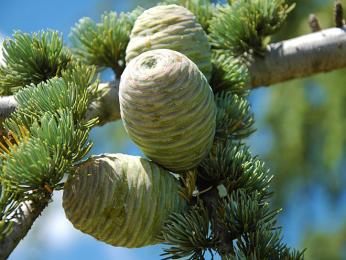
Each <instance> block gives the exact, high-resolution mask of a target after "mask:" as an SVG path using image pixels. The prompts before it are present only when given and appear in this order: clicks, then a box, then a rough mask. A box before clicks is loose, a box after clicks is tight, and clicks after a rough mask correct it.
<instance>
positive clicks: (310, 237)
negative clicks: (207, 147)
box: [0, 0, 346, 260]
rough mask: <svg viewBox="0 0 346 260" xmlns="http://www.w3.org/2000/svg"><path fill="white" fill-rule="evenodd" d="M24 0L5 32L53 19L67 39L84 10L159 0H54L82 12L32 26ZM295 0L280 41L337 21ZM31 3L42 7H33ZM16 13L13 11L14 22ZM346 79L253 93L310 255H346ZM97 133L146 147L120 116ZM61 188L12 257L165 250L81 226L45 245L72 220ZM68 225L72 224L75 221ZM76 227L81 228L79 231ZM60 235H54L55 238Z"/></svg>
mask: <svg viewBox="0 0 346 260" xmlns="http://www.w3.org/2000/svg"><path fill="white" fill-rule="evenodd" d="M5 2H6V3H5ZM19 2H20V3H21V4H22V5H23V4H24V3H26V1H24V0H15V1H13V2H11V3H10V2H8V1H1V2H0V10H1V9H2V10H4V12H5V13H6V10H8V9H9V10H15V11H12V12H13V14H11V13H10V15H7V16H8V18H9V20H7V22H6V23H5V22H4V20H2V21H0V31H1V32H2V33H5V34H7V35H10V34H11V33H12V30H14V29H21V30H23V31H27V30H29V31H30V30H39V29H42V28H47V26H48V27H49V26H51V28H52V29H58V30H60V31H62V32H64V34H65V40H66V41H68V40H67V32H69V29H70V27H71V26H73V23H75V22H77V20H78V19H79V18H81V17H82V16H91V17H92V18H93V19H95V20H96V21H98V20H99V17H100V15H101V14H102V13H103V12H104V11H107V10H116V11H129V10H132V9H133V8H134V7H136V6H137V5H141V6H143V7H145V8H148V7H150V6H152V5H154V4H155V3H157V2H158V1H155V0H150V1H148V0H146V1H140V0H139V1H134V0H132V1H119V2H118V1H115V0H99V1H96V0H95V1H72V2H69V1H65V0H64V1H51V2H52V3H51V4H50V5H51V6H53V11H54V5H57V6H58V5H62V6H63V8H62V7H60V9H59V8H55V10H59V11H57V12H61V15H64V13H63V10H64V8H65V9H66V10H67V9H68V10H70V9H73V10H74V13H73V14H74V17H76V19H75V20H74V21H73V23H72V24H64V25H59V24H58V23H56V24H54V23H53V26H52V25H50V24H49V23H50V22H51V21H50V20H49V19H47V18H42V22H41V23H38V22H37V21H36V25H37V27H38V28H35V27H29V29H28V27H26V26H27V24H29V23H31V24H35V21H34V20H25V19H23V18H20V19H22V20H21V22H22V23H18V19H17V20H15V17H16V16H18V12H19V14H20V12H24V10H22V9H23V7H20V3H19ZM290 2H296V4H297V5H296V8H295V9H294V11H293V12H292V13H291V14H290V15H289V17H288V20H287V23H286V25H285V26H284V28H283V29H282V30H281V31H280V32H279V33H278V35H276V37H275V38H274V39H273V41H279V40H284V39H288V38H291V37H295V36H299V35H302V34H306V33H310V28H309V26H308V17H309V14H310V13H314V14H315V15H316V16H317V17H318V19H319V22H320V25H321V27H322V28H328V27H332V26H333V2H334V1H327V0H315V1H311V0H296V1H290ZM43 3H44V4H43ZM342 3H343V4H344V6H345V7H346V1H344V0H343V1H342ZM47 4H48V3H45V1H43V0H40V1H37V3H36V2H35V3H34V2H31V3H30V4H26V5H30V6H33V5H34V6H36V5H37V6H41V12H42V11H43V12H45V10H44V8H43V7H42V6H44V5H47ZM81 4H82V5H83V4H85V5H89V6H90V8H92V11H89V12H82V11H81V9H82V8H80V7H78V5H81ZM14 5H17V8H12V9H11V8H7V9H6V7H11V6H14ZM64 5H65V6H64ZM1 7H2V8H1ZM19 9H21V10H19ZM24 9H25V8H24ZM31 9H33V10H35V8H32V7H31ZM83 10H84V9H83ZM53 11H51V13H53ZM8 12H9V11H7V13H8ZM47 12H48V13H49V11H47ZM71 12H72V11H71ZM69 14H70V13H69ZM11 15H12V16H14V20H13V22H12V23H11V20H10V18H11ZM37 15H38V16H37V19H40V18H39V17H40V15H41V14H39V13H37ZM70 15H71V14H70ZM19 17H20V15H19ZM53 17H54V16H53ZM66 17H67V15H66ZM12 18H13V17H12ZM20 19H19V20H20ZM44 19H46V21H45V20H44ZM69 19H70V20H68V19H67V20H68V21H71V18H69ZM61 22H62V23H63V21H61ZM4 26H5V28H3V27H4ZM6 26H7V27H6ZM59 26H60V27H59ZM6 28H7V29H6ZM102 77H103V79H104V80H109V79H111V78H112V74H111V73H109V72H108V73H107V72H106V73H104V75H103V76H102ZM345 84H346V70H345V69H344V70H339V71H335V72H331V73H328V74H323V75H316V76H313V77H310V78H306V79H298V80H294V81H290V82H287V83H282V84H278V85H275V86H272V87H270V88H265V87H263V88H259V89H256V90H254V91H252V93H251V96H250V101H251V104H252V108H253V110H254V113H255V119H256V125H255V126H256V128H257V132H256V133H254V134H253V135H252V136H251V137H250V138H249V140H248V142H249V144H250V145H251V147H252V151H253V153H256V154H258V155H259V156H260V157H261V158H264V159H265V160H266V162H267V166H268V167H269V168H270V169H271V171H272V173H273V174H274V175H275V178H274V181H273V191H274V192H275V196H274V199H275V201H274V202H275V207H282V208H283V209H284V211H283V213H282V214H281V217H280V219H279V221H280V224H281V225H282V226H283V234H284V238H285V241H286V242H287V243H288V244H289V245H290V246H292V247H296V248H300V249H302V248H305V247H306V248H307V251H306V259H327V260H329V259H330V260H333V259H346V186H345V184H346V152H345V150H346V86H345ZM91 138H92V140H93V141H94V143H95V146H94V148H93V150H92V153H94V154H99V153H105V152H112V153H115V152H123V153H128V154H134V155H136V154H140V151H139V150H138V149H137V148H136V147H135V145H134V144H133V143H132V142H131V141H130V140H129V138H128V137H127V135H126V133H125V131H124V129H123V127H122V123H121V122H120V121H119V122H114V123H110V124H108V125H106V126H104V127H101V128H95V129H94V130H93V131H92V136H91ZM60 196H61V194H57V195H56V201H57V202H54V203H53V205H51V207H50V208H49V209H48V210H47V211H46V212H45V213H44V216H43V217H42V218H41V219H40V220H39V221H38V222H37V223H36V224H35V226H34V230H33V232H31V233H30V234H29V236H27V237H26V239H25V240H24V242H22V243H21V244H20V246H19V248H18V249H17V251H15V253H14V255H12V259H47V256H49V258H48V259H73V258H76V257H78V258H79V257H83V258H84V259H95V258H97V257H98V258H100V257H101V258H102V259H106V258H107V257H106V255H105V254H103V253H102V250H108V252H109V251H112V252H114V254H111V256H112V257H109V259H157V258H158V255H159V253H160V252H161V250H160V247H149V248H145V249H138V250H126V249H124V250H120V251H119V250H118V251H117V250H116V249H115V248H112V247H109V246H106V245H102V247H101V245H100V247H98V248H96V244H97V245H98V244H101V243H98V242H96V241H95V240H93V239H91V238H89V237H87V236H85V235H82V234H80V235H79V234H78V239H79V240H78V241H79V242H78V243H75V244H73V248H72V246H71V249H70V251H69V250H67V249H60V250H59V251H58V252H59V253H58V254H57V255H55V254H54V252H55V251H53V250H50V251H49V249H47V248H49V246H46V249H44V248H45V243H46V244H47V243H48V242H47V241H49V239H46V236H47V237H49V236H51V235H53V233H54V230H55V229H54V227H53V224H52V223H53V222H52V221H53V218H54V217H55V218H56V216H59V217H60V218H62V219H60V220H59V221H65V219H63V218H64V216H63V213H62V211H61V208H60V204H59V203H61V202H60ZM45 225H46V226H47V225H48V226H51V229H50V230H51V231H49V232H46V231H42V229H43V226H45ZM69 228H70V229H72V226H70V227H69ZM42 232H43V233H42ZM45 232H46V233H45ZM69 232H70V231H69ZM69 232H67V233H66V234H65V233H63V234H62V235H61V238H60V239H61V240H64V239H67V240H68V239H69V238H68V237H67V236H71V233H69ZM75 232H76V234H77V231H75ZM64 234H65V235H64ZM74 236H75V235H74ZM58 242H59V241H57V240H55V242H53V243H58ZM43 253H45V254H46V255H43ZM109 255H110V254H108V256H109ZM102 256H104V257H102Z"/></svg>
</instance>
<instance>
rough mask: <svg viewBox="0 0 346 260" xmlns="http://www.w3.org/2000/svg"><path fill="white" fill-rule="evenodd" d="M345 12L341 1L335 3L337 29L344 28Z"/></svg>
mask: <svg viewBox="0 0 346 260" xmlns="http://www.w3.org/2000/svg"><path fill="white" fill-rule="evenodd" d="M343 18H344V10H343V7H342V4H341V2H340V1H335V6H334V22H335V26H336V27H339V28H340V27H343V26H344V24H345V22H344V19H343Z"/></svg>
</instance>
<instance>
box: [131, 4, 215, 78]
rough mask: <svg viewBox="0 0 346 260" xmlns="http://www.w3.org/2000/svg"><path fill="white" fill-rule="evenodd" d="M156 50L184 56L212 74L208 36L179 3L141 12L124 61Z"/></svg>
mask: <svg viewBox="0 0 346 260" xmlns="http://www.w3.org/2000/svg"><path fill="white" fill-rule="evenodd" d="M155 49H170V50H175V51H178V52H180V53H183V54H184V55H186V56H187V57H188V58H189V59H191V60H192V61H193V62H194V63H196V65H197V66H198V68H199V69H200V70H201V71H202V72H203V74H204V75H205V77H206V78H207V80H209V79H210V77H211V70H212V65H211V49H210V45H209V43H208V37H207V35H206V33H205V32H204V31H203V28H202V26H201V25H200V24H199V23H198V22H197V20H196V17H195V16H194V15H193V14H192V13H191V12H190V11H189V10H187V9H186V8H184V7H182V6H178V5H160V6H155V7H153V8H150V9H148V10H146V11H144V12H143V14H141V15H140V16H139V17H138V18H137V20H136V22H135V24H134V26H133V29H132V32H131V37H130V42H129V44H128V46H127V49H126V62H127V63H129V62H130V61H131V60H132V59H133V58H135V57H137V56H138V55H139V54H141V53H143V52H146V51H149V50H155Z"/></svg>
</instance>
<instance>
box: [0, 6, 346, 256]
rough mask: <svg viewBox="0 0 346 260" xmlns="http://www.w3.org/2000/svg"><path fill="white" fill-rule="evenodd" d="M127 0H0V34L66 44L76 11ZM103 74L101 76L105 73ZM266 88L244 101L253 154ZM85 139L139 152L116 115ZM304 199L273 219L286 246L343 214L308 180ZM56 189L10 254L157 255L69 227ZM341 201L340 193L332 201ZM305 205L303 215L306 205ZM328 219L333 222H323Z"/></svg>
mask: <svg viewBox="0 0 346 260" xmlns="http://www.w3.org/2000/svg"><path fill="white" fill-rule="evenodd" d="M132 8H133V5H132V2H131V1H129V2H128V1H112V0H73V1H71V0H69V1H68V0H59V1H58V0H50V1H47V0H32V1H25V0H11V1H10V0H0V14H1V15H0V17H1V18H0V35H2V36H3V37H6V36H11V34H12V33H13V32H14V31H15V30H20V31H24V32H36V31H39V30H42V29H55V30H58V31H60V32H62V33H63V36H64V40H65V42H66V43H67V44H68V34H69V32H70V29H71V27H72V26H73V25H74V24H75V23H76V22H77V21H78V20H79V19H80V18H82V17H84V16H88V17H91V18H93V19H94V20H96V21H99V18H100V15H101V14H102V13H103V12H104V11H106V10H115V11H117V12H120V11H129V10H131V9H132ZM110 75H111V74H109V73H108V74H107V73H106V74H105V75H104V79H110V78H111V76H110ZM269 97H270V89H268V88H260V89H258V90H255V91H253V92H252V94H251V96H250V101H251V104H252V109H253V111H254V113H255V119H256V128H257V129H258V131H257V132H256V133H255V134H253V135H252V136H251V137H250V139H249V141H248V143H249V144H250V146H251V149H252V152H253V153H254V154H259V155H261V154H265V153H266V152H268V151H269V150H270V149H271V147H272V146H273V142H272V138H271V131H270V129H269V128H268V127H267V126H266V125H265V123H264V116H265V114H266V110H267V109H268V105H267V104H268V102H269V101H268V100H269ZM91 139H92V141H93V142H94V147H93V150H92V153H93V154H100V153H106V152H107V153H116V152H122V153H127V154H132V155H140V154H141V153H140V151H139V150H138V148H137V147H136V146H135V145H134V144H133V143H132V142H131V140H129V138H128V137H127V135H126V133H125V131H124V129H123V127H122V123H121V121H118V122H114V123H110V124H108V125H106V126H104V127H99V128H95V129H93V131H92V134H91ZM309 192H310V196H309V197H308V199H310V200H314V201H318V203H313V204H308V203H305V201H304V200H302V199H301V198H300V195H301V194H300V193H299V192H297V194H296V195H293V196H292V203H290V204H287V206H286V207H285V209H284V211H283V213H282V215H281V217H280V219H279V222H280V224H281V225H282V226H283V235H284V241H285V242H287V243H288V245H290V246H292V247H299V246H300V243H301V236H300V234H301V233H300V231H301V230H302V229H304V227H305V226H307V225H308V226H309V227H312V228H314V227H318V228H319V229H322V230H327V231H332V230H333V229H334V230H336V229H338V228H339V223H340V222H341V221H340V220H341V219H346V210H345V206H340V207H339V210H337V211H335V210H330V205H331V202H330V199H329V198H328V197H326V196H325V191H324V190H323V188H318V187H316V186H314V188H313V189H311V191H309ZM61 197H62V192H55V194H54V198H53V202H52V203H51V204H50V205H49V207H48V208H47V209H46V210H45V211H44V213H43V215H42V217H40V218H39V219H38V220H37V221H36V222H35V224H34V226H33V228H32V230H31V231H30V233H29V235H28V236H26V237H25V239H24V240H23V241H22V242H21V243H20V244H19V246H18V247H17V248H16V250H15V251H14V253H13V254H12V255H11V257H10V259H11V260H15V259H20V260H21V259H24V260H26V259H28V260H29V259H35V260H36V259H37V260H40V259H45V260H47V259H48V260H50V259H84V260H88V259H122V260H137V259H159V255H160V253H162V251H161V246H152V247H146V248H142V249H131V250H129V249H123V248H116V247H112V246H109V245H107V244H105V243H102V242H98V241H96V240H95V239H94V238H92V237H91V236H88V235H85V234H83V233H81V232H80V231H78V230H76V229H74V228H73V226H72V225H71V224H70V222H69V221H68V220H67V219H66V217H65V214H64V211H63V208H62V206H61ZM337 203H339V204H340V205H346V193H345V194H344V195H343V196H341V198H340V200H339V201H338V202H337ZM307 205H308V206H309V207H310V209H309V214H308V215H307V213H306V212H307V211H306V207H307ZM326 219H333V220H334V222H333V223H330V222H328V223H327V222H326Z"/></svg>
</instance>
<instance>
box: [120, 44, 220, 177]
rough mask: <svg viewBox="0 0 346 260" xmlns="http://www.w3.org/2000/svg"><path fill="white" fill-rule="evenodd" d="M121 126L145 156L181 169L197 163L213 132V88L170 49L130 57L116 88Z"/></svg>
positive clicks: (167, 166)
mask: <svg viewBox="0 0 346 260" xmlns="http://www.w3.org/2000/svg"><path fill="white" fill-rule="evenodd" d="M119 89H120V90H119V102H120V112H121V117H122V119H123V123H124V126H125V129H126V130H127V132H128V134H129V136H130V137H131V138H132V140H133V141H134V142H135V143H136V144H137V145H138V146H139V147H140V148H141V150H142V151H143V152H144V154H145V155H146V156H148V157H149V158H150V159H152V160H153V161H155V162H156V163H158V164H160V165H162V166H164V167H165V168H167V169H169V170H171V171H174V172H181V171H185V170H188V169H192V168H194V167H196V166H197V165H198V164H199V163H200V162H201V160H202V159H203V158H204V157H205V155H206V154H207V153H208V152H209V150H210V148H211V145H212V143H213V139H214V134H215V124H216V123H215V121H216V105H215V102H214V95H213V92H212V90H211V88H210V86H209V84H208V82H207V80H206V78H205V77H204V76H203V74H202V73H201V72H200V71H199V69H198V67H197V66H196V65H195V64H194V63H193V62H192V61H191V60H189V59H188V58H187V57H186V56H185V55H183V54H181V53H179V52H176V51H172V50H167V49H163V50H153V51H148V52H145V53H143V54H141V55H139V56H138V57H136V58H135V59H133V60H132V61H131V62H130V63H129V64H128V66H127V67H126V69H125V71H124V73H123V75H122V77H121V81H120V86H119Z"/></svg>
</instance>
